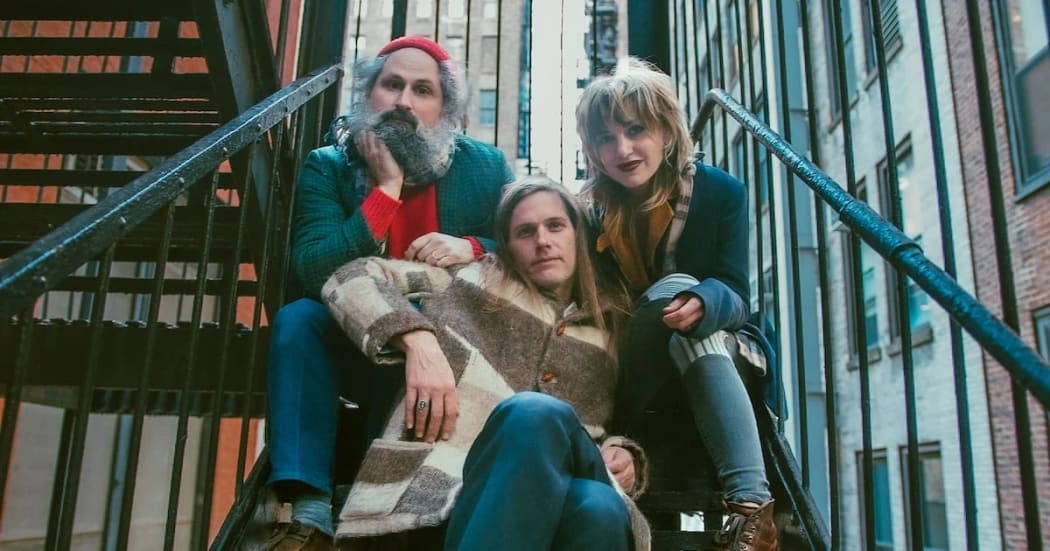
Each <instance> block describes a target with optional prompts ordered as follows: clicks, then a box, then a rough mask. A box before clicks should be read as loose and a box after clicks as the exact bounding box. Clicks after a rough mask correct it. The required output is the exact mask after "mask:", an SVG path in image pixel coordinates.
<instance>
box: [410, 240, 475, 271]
mask: <svg viewBox="0 0 1050 551" xmlns="http://www.w3.org/2000/svg"><path fill="white" fill-rule="evenodd" d="M405 259H406V260H415V261H418V262H426V263H427V264H430V265H431V266H437V267H438V268H447V267H449V266H455V265H457V264H466V263H468V262H470V261H472V260H474V247H472V246H470V241H467V240H466V239H463V238H462V237H453V236H451V235H448V234H444V233H438V232H430V233H427V234H424V235H421V236H419V237H417V238H416V240H415V241H413V242H412V244H411V245H409V246H408V249H406V250H405Z"/></svg>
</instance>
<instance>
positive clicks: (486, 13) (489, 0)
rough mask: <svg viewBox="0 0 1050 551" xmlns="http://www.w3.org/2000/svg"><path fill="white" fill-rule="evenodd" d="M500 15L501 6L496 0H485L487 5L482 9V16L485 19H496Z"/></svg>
mask: <svg viewBox="0 0 1050 551" xmlns="http://www.w3.org/2000/svg"><path fill="white" fill-rule="evenodd" d="M498 14H499V4H497V3H496V0H485V4H484V5H483V6H482V7H481V16H482V17H484V18H485V19H495V18H496V16H497V15H498Z"/></svg>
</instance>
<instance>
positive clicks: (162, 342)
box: [0, 320, 269, 397]
mask: <svg viewBox="0 0 1050 551" xmlns="http://www.w3.org/2000/svg"><path fill="white" fill-rule="evenodd" d="M94 329H95V328H94V327H92V326H91V325H90V324H89V323H88V322H87V321H81V320H74V321H67V320H36V321H35V322H34V323H33V326H32V329H31V336H30V341H31V347H30V350H29V360H28V361H29V369H28V370H27V371H26V373H25V383H24V384H25V385H26V386H27V387H30V386H32V387H67V388H75V387H77V386H79V385H81V384H82V383H83V377H84V373H85V372H86V370H87V361H88V354H85V353H71V351H85V350H89V349H90V343H91V338H92V333H93V331H94ZM101 331H102V340H101V342H102V345H101V350H100V351H99V354H100V356H99V370H98V377H97V379H96V381H95V387H96V388H97V389H99V390H137V389H138V388H139V381H140V378H141V375H142V366H143V365H144V363H145V358H146V355H145V353H146V350H145V348H146V342H147V331H148V329H147V327H146V326H145V324H143V323H141V322H128V323H121V322H111V321H107V322H105V323H104V324H103V326H102V328H101ZM191 333H192V328H191V327H189V324H177V325H173V324H167V323H163V324H160V325H159V327H158V330H157V341H156V347H155V350H154V357H153V367H152V369H151V373H150V377H149V384H148V387H147V388H148V389H149V390H151V391H181V390H182V389H183V387H184V384H185V381H186V379H185V373H186V368H187V364H188V361H189V352H190V351H189V343H190V338H191ZM258 333H259V334H258V341H257V343H256V350H255V351H254V361H251V356H252V354H253V352H252V350H251V347H252V341H253V336H254V335H253V331H251V330H250V329H248V328H246V327H244V326H241V325H238V326H237V327H235V328H233V330H232V334H231V344H230V348H229V350H228V357H227V362H226V370H225V374H224V389H225V392H229V393H231V394H234V393H243V391H244V389H245V385H246V382H247V380H248V377H249V375H250V374H251V376H252V380H253V383H252V386H253V394H257V395H259V396H260V397H261V396H262V394H263V393H264V392H265V383H266V375H265V366H266V358H267V356H268V351H267V346H268V343H269V328H268V327H263V328H261V329H260V330H259V332H258ZM21 334H22V333H21V327H20V326H16V325H13V324H12V325H11V326H9V327H8V328H7V330H6V331H2V332H0V349H3V350H15V347H16V346H17V345H18V343H19V339H20V337H21ZM197 338H198V344H197V351H196V358H195V361H194V364H193V376H192V379H191V380H190V381H189V383H190V384H189V388H190V390H191V391H193V392H198V393H213V392H214V389H215V388H216V387H217V384H218V378H219V375H220V373H219V372H220V358H221V356H222V354H221V352H222V344H223V338H224V330H223V328H221V327H218V325H217V324H213V323H207V324H204V325H203V326H202V327H201V328H200V331H199V333H198V337H197ZM15 361H16V357H15V355H13V354H5V355H2V356H0V381H4V383H5V384H4V385H3V387H2V389H3V392H4V393H5V394H6V393H7V390H8V389H7V385H6V382H7V381H11V380H12V375H13V371H14V369H15V367H16V366H15ZM253 370H254V373H251V372H252V371H253Z"/></svg>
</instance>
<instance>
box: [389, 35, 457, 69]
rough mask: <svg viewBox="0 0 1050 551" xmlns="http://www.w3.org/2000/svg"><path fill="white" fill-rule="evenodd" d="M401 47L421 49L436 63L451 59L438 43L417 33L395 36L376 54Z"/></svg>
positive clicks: (390, 51) (393, 50)
mask: <svg viewBox="0 0 1050 551" xmlns="http://www.w3.org/2000/svg"><path fill="white" fill-rule="evenodd" d="M402 48H416V49H417V50H423V51H424V52H426V53H427V55H429V56H430V57H432V58H434V61H437V62H438V63H444V62H446V61H448V60H450V59H452V58H451V57H449V55H448V52H446V51H445V49H444V48H442V47H441V45H440V44H438V43H437V42H434V41H433V40H431V39H429V38H427V37H425V36H418V35H416V36H402V37H400V38H395V39H394V40H391V41H390V42H387V44H386V46H383V49H381V50H379V53H378V54H377V55H380V56H384V55H387V54H391V53H393V52H396V51H398V50H400V49H402Z"/></svg>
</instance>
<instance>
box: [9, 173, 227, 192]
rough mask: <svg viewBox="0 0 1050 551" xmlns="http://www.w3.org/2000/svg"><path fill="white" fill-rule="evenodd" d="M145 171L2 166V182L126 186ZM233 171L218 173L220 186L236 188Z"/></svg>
mask: <svg viewBox="0 0 1050 551" xmlns="http://www.w3.org/2000/svg"><path fill="white" fill-rule="evenodd" d="M143 174H145V172H137V171H132V170H48V169H21V168H7V169H0V185H9V186H57V187H76V188H96V187H100V188H117V187H121V186H124V185H126V184H127V183H129V182H131V181H132V180H134V179H135V178H138V177H139V176H142V175H143ZM233 184H234V182H233V174H231V173H228V172H226V173H222V174H219V182H218V188H219V189H231V188H232V187H233Z"/></svg>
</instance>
